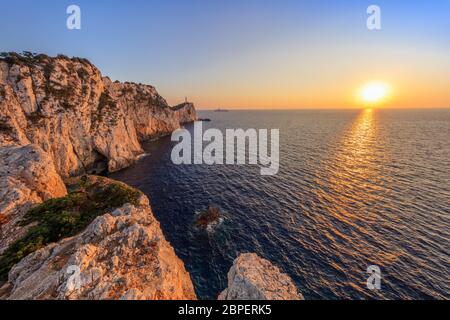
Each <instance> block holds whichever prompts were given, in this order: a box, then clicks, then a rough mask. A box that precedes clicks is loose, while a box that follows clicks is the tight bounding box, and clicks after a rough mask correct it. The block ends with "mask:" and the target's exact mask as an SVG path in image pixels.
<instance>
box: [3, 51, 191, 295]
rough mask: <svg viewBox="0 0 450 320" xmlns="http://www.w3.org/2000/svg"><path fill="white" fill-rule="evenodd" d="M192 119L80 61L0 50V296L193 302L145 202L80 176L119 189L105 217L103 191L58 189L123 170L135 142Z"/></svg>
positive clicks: (186, 107)
mask: <svg viewBox="0 0 450 320" xmlns="http://www.w3.org/2000/svg"><path fill="white" fill-rule="evenodd" d="M194 120H196V112H195V109H194V106H193V105H192V104H189V103H185V104H181V105H179V106H176V107H174V108H172V107H170V106H168V104H167V102H166V101H165V100H164V99H163V98H162V97H161V96H160V95H159V94H158V93H157V91H156V90H155V88H154V87H152V86H148V85H140V84H133V83H119V82H111V81H110V80H109V79H108V78H104V77H102V75H101V73H100V71H99V70H98V69H97V68H96V67H95V66H93V65H92V64H91V63H89V61H87V60H84V59H79V58H72V59H69V58H67V57H65V56H58V57H56V58H51V57H48V56H46V55H31V54H25V55H17V54H0V255H1V256H0V276H1V277H2V279H0V281H3V279H4V278H5V276H7V278H8V281H7V283H6V284H5V285H4V286H3V287H2V288H1V289H0V299H119V298H122V299H195V298H196V296H195V293H194V289H193V286H192V282H191V279H190V276H189V274H188V273H187V272H186V270H185V268H184V265H183V263H182V262H181V260H180V259H178V257H177V256H176V255H175V252H174V250H173V248H172V247H171V246H170V244H169V243H167V241H166V240H165V238H164V235H163V234H162V231H161V229H160V227H159V223H158V222H157V221H156V220H155V218H154V217H153V214H152V212H151V209H150V206H149V203H148V200H147V198H146V197H144V196H142V197H141V198H140V200H139V203H137V204H136V203H134V204H133V201H128V195H127V193H126V192H128V191H124V190H122V187H120V186H119V187H117V186H118V185H117V183H115V182H112V181H109V180H108V179H104V178H95V177H91V178H90V179H91V180H93V181H100V180H101V181H100V182H101V184H100V185H102V184H103V185H105V186H110V187H111V188H113V189H111V190H115V191H116V192H119V195H120V201H122V202H121V203H120V206H119V205H118V206H116V207H114V209H112V208H111V204H112V203H117V197H115V195H114V194H112V195H111V194H110V193H109V192H108V190H109V189H105V190H104V189H102V188H103V187H102V186H100V187H99V188H100V189H99V191H100V193H101V194H102V197H105V198H106V200H104V199H103V200H102V199H98V197H99V195H98V194H95V190H94V194H93V195H90V196H86V199H84V198H83V192H76V193H73V191H71V192H69V193H68V190H67V189H66V186H65V185H64V183H63V179H65V180H66V181H69V180H71V179H69V178H68V177H70V176H77V175H80V174H83V173H86V172H87V173H89V172H95V173H99V172H100V171H104V170H106V169H108V170H109V171H115V170H119V169H121V168H124V167H126V166H129V165H130V164H132V163H133V162H134V161H135V160H136V159H137V158H138V157H139V155H141V154H142V153H143V150H142V148H141V145H140V142H141V141H143V140H146V139H150V138H153V137H157V136H160V135H165V134H169V133H170V132H172V131H174V130H175V129H177V128H179V127H180V125H181V124H182V123H185V122H191V121H194ZM99 179H100V180H99ZM95 186H97V184H95ZM114 188H116V189H114ZM117 188H118V189H117ZM94 189H95V188H94ZM123 189H126V188H123ZM102 192H103V193H102ZM120 192H125V194H121V193H120ZM136 192H137V191H136ZM108 196H109V198H108ZM60 197H64V198H60ZM54 198H59V199H54ZM49 199H52V200H49ZM101 200H102V201H101ZM83 201H84V202H83ZM42 202H44V203H43V204H41V203H42ZM105 208H108V209H111V210H108V211H107V212H103V211H104V210H103V209H105ZM30 209H31V210H30ZM33 210H37V212H38V213H39V214H38V216H34V217H32V218H33V219H34V220H33V223H31V224H30V223H28V224H27V223H24V221H25V222H26V220H27V219H29V218H30V217H29V215H30V212H34V211H33ZM97 214H100V215H99V216H97ZM92 215H94V216H97V218H96V219H95V220H94V221H93V222H92V220H91V218H93V217H92ZM86 222H92V223H89V224H86ZM80 226H82V228H81V227H80ZM75 231H77V232H75ZM65 232H68V233H70V235H69V237H68V235H65ZM64 237H66V238H64ZM67 237H68V238H67ZM50 242H54V243H50ZM36 250H38V251H36ZM11 267H12V269H11ZM74 268H75V269H74ZM75 270H77V271H76V272H79V274H78V275H79V277H78V278H77V279H78V280H77V283H78V284H79V287H77V286H75V287H74V282H73V281H74V279H73V277H70V275H71V272H72V273H73V272H74V271H75Z"/></svg>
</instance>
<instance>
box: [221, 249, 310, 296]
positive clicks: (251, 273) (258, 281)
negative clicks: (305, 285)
mask: <svg viewBox="0 0 450 320" xmlns="http://www.w3.org/2000/svg"><path fill="white" fill-rule="evenodd" d="M218 299H219V300H303V296H302V295H301V294H300V293H299V292H298V291H297V288H296V287H295V285H294V283H293V282H292V280H291V278H290V277H289V276H288V275H286V274H284V273H282V272H281V271H280V269H278V267H276V266H274V265H273V264H272V263H271V262H269V261H267V260H265V259H262V258H260V257H259V256H258V255H256V254H255V253H245V254H241V255H240V256H239V257H238V258H237V259H236V260H235V261H234V264H233V266H232V267H231V269H230V271H229V272H228V288H226V289H225V290H224V291H223V292H222V293H221V294H220V295H219V298H218Z"/></svg>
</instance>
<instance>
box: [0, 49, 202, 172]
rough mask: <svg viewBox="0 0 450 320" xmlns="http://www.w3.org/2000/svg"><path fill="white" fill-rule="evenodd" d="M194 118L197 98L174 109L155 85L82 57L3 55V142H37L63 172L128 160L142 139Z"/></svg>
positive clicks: (112, 168) (113, 166) (120, 165)
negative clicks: (121, 78)
mask: <svg viewBox="0 0 450 320" xmlns="http://www.w3.org/2000/svg"><path fill="white" fill-rule="evenodd" d="M196 118H197V116H196V112H195V109H194V107H193V105H192V104H190V103H185V104H182V105H179V106H177V107H174V108H172V107H170V106H169V105H168V104H167V102H166V101H165V100H164V98H162V97H161V96H160V95H159V94H158V92H157V91H156V89H155V88H154V87H152V86H149V85H142V84H134V83H119V82H112V81H111V80H110V79H109V78H105V77H102V74H101V73H100V71H99V70H98V69H97V68H96V67H95V66H94V65H92V64H91V63H90V62H89V61H87V60H85V59H79V58H72V59H69V58H68V57H65V56H58V57H56V58H52V57H48V56H46V55H31V54H29V55H17V54H5V55H3V56H2V57H0V146H10V145H28V144H30V143H33V144H37V145H39V146H40V147H41V148H42V149H43V150H44V151H45V152H47V153H48V154H49V156H50V157H51V158H52V159H53V161H54V164H55V167H56V170H57V172H58V173H59V174H60V175H61V176H63V177H68V176H73V175H78V174H81V173H85V172H92V173H98V171H101V170H104V169H108V170H109V171H116V170H119V169H122V168H124V167H127V166H129V165H130V164H131V163H133V162H134V161H135V160H136V159H137V158H138V157H139V155H141V154H142V153H143V150H142V147H141V145H140V142H141V141H143V140H146V139H150V138H152V137H155V136H160V135H164V134H169V133H170V132H172V131H174V130H175V129H177V128H179V127H180V124H182V123H186V122H191V121H194V120H195V119H196Z"/></svg>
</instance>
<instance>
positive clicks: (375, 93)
mask: <svg viewBox="0 0 450 320" xmlns="http://www.w3.org/2000/svg"><path fill="white" fill-rule="evenodd" d="M390 92H391V87H390V85H389V84H387V83H385V82H380V81H373V82H370V83H367V84H365V85H364V86H363V87H362V88H361V89H360V90H359V100H360V101H362V102H364V103H365V104H369V105H371V106H373V105H378V104H380V103H382V102H383V101H385V100H386V99H387V98H388V96H389V94H390Z"/></svg>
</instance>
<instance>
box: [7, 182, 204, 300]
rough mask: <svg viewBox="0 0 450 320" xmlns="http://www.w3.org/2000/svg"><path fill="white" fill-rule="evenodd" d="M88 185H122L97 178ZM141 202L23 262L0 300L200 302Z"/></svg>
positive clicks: (112, 212)
mask: <svg viewBox="0 0 450 320" xmlns="http://www.w3.org/2000/svg"><path fill="white" fill-rule="evenodd" d="M88 183H89V184H90V185H96V186H100V187H99V188H107V187H108V185H111V184H118V182H115V181H113V180H110V179H106V178H101V177H93V176H90V177H88ZM124 187H125V185H124ZM126 188H129V187H126ZM137 201H138V202H137V203H135V204H130V203H127V204H125V205H123V206H121V207H120V208H117V209H113V210H110V211H109V212H107V213H105V214H104V215H101V216H98V217H97V218H95V220H94V221H93V222H92V223H91V224H90V225H89V226H88V227H87V228H86V229H85V230H84V231H83V232H81V233H80V234H78V235H76V236H74V237H71V238H65V239H63V240H61V241H59V242H57V243H53V244H49V245H48V246H46V247H44V248H42V249H40V250H38V251H36V252H34V253H31V254H29V255H28V256H27V257H25V258H24V259H22V260H21V261H20V262H19V263H18V264H16V265H15V266H14V267H13V269H12V270H11V271H10V273H9V280H8V282H7V283H6V284H5V285H4V286H3V287H2V288H1V289H0V299H94V300H97V299H133V300H136V299H146V300H147V299H149V300H159V299H171V300H172V299H196V295H195V292H194V289H193V285H192V282H191V279H190V276H189V274H188V273H187V272H186V270H185V268H184V265H183V263H182V261H181V260H180V259H179V258H178V257H177V256H176V255H175V252H174V250H173V248H172V247H171V246H170V244H169V243H168V242H167V241H166V240H165V238H164V236H163V234H162V232H161V229H160V226H159V223H158V221H157V220H156V219H155V218H154V216H153V214H152V211H151V209H150V206H149V202H148V199H147V198H146V197H145V196H143V195H142V196H140V198H139V199H138V200H137Z"/></svg>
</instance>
